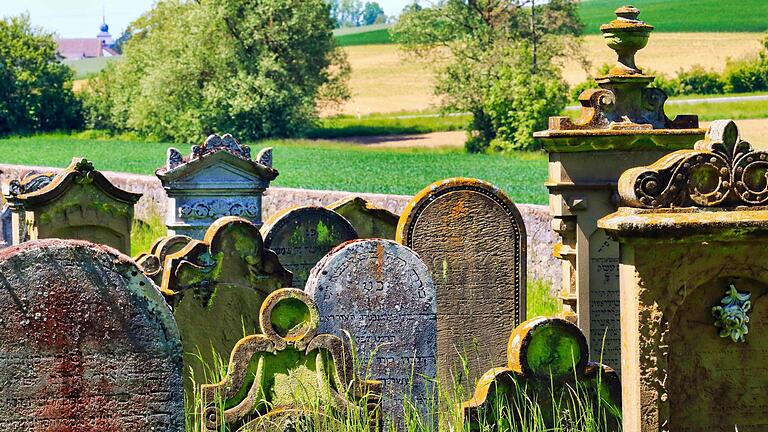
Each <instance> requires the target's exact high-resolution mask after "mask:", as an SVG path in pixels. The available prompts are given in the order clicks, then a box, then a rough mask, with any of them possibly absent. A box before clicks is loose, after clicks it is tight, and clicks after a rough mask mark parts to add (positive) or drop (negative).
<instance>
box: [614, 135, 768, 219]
mask: <svg viewBox="0 0 768 432" xmlns="http://www.w3.org/2000/svg"><path fill="white" fill-rule="evenodd" d="M619 195H620V197H621V200H622V204H623V205H626V206H629V207H637V208H665V207H693V206H698V207H736V206H763V205H766V204H768V152H765V151H759V150H755V149H753V148H752V146H751V145H750V144H749V143H748V142H746V141H743V140H741V138H740V137H739V131H738V128H737V126H736V124H735V123H734V122H733V121H732V120H718V121H715V122H713V123H712V125H711V126H710V127H709V130H708V131H707V134H706V136H705V138H704V139H703V140H701V141H698V142H697V143H696V144H695V146H694V149H693V150H678V151H676V152H673V153H670V154H668V155H666V156H664V157H662V158H661V159H659V160H658V161H656V162H655V163H654V164H652V165H650V166H644V167H638V168H632V169H630V170H627V171H625V172H624V173H623V174H622V175H621V178H620V179H619Z"/></svg>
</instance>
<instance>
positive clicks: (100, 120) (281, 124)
mask: <svg viewBox="0 0 768 432" xmlns="http://www.w3.org/2000/svg"><path fill="white" fill-rule="evenodd" d="M329 12H330V10H329V5H327V4H326V3H325V2H324V1H323V0H200V1H196V2H183V1H179V0H166V1H161V2H158V3H157V4H156V6H155V7H154V8H153V9H152V10H151V11H149V12H147V13H146V14H145V15H144V16H142V17H140V18H139V19H138V20H137V21H135V22H134V23H132V24H131V27H132V29H133V36H132V37H131V38H130V40H129V41H128V42H127V43H126V44H125V52H124V54H123V60H122V61H120V62H113V63H111V64H110V65H109V67H107V69H106V70H105V71H104V72H103V73H102V75H101V76H100V77H99V78H98V79H97V80H96V82H94V83H93V85H92V86H91V90H90V92H89V94H88V96H87V97H86V106H87V108H88V110H89V123H90V124H91V125H92V126H94V127H103V128H108V129H112V130H115V131H133V132H136V133H138V134H140V135H143V136H146V137H152V138H155V139H161V140H172V141H177V142H197V141H199V140H200V139H201V138H203V137H204V136H206V135H208V134H209V133H213V132H228V133H232V134H234V135H235V136H237V137H239V138H241V139H260V138H264V137H282V136H290V135H297V134H301V133H302V132H303V131H304V130H305V129H306V128H308V127H309V126H311V124H312V122H313V121H314V120H315V119H316V117H317V110H318V106H319V105H320V104H322V103H334V102H339V101H341V100H344V99H345V98H348V96H349V95H348V90H347V87H346V79H347V77H348V75H349V65H348V63H347V61H346V57H345V55H344V52H343V51H341V50H340V49H338V48H337V47H336V46H335V42H334V39H333V35H332V29H333V22H332V20H331V18H330V13H329Z"/></svg>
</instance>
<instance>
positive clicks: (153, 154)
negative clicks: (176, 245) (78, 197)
mask: <svg viewBox="0 0 768 432" xmlns="http://www.w3.org/2000/svg"><path fill="white" fill-rule="evenodd" d="M171 146H172V145H171V144H166V143H150V142H142V141H126V140H95V139H81V138H77V137H72V136H68V135H40V136H34V137H24V138H6V139H2V140H0V154H2V155H3V157H2V159H1V160H0V162H2V163H9V164H22V165H42V166H53V167H64V166H66V165H67V164H68V163H69V162H70V160H71V159H72V157H73V156H83V157H87V158H88V159H89V160H92V161H93V162H94V165H95V166H96V168H97V169H100V170H104V171H122V172H130V173H135V174H145V175H152V173H153V172H154V171H155V169H157V168H158V167H160V166H161V165H162V164H163V161H164V160H165V154H166V150H167V148H168V147H171ZM265 146H271V147H274V149H275V150H274V158H275V167H276V168H277V169H278V170H279V171H280V176H279V177H278V178H277V180H276V181H274V182H273V183H272V184H273V185H274V186H283V187H296V188H304V189H326V190H327V189H330V190H343V191H350V192H374V193H392V194H404V195H412V194H415V193H416V192H418V191H419V190H421V189H422V188H424V187H425V186H427V185H428V184H430V183H432V182H434V181H436V180H441V179H444V178H448V177H458V176H463V177H476V178H480V179H483V180H487V181H490V182H492V183H494V184H495V185H497V186H498V187H500V188H501V189H502V190H504V191H506V192H507V193H508V194H509V195H510V196H511V197H512V198H513V199H514V200H515V201H517V202H521V203H531V204H546V202H547V190H546V188H545V187H544V181H545V180H546V176H547V162H546V156H545V155H544V154H543V153H522V154H518V155H515V156H498V155H483V154H466V153H465V152H464V151H463V149H416V148H405V149H391V148H387V149H371V148H364V147H361V146H356V145H353V144H340V143H333V142H311V141H296V140H294V141H287V140H270V141H264V142H261V143H257V144H253V145H252V147H253V148H254V149H256V148H260V147H265ZM175 147H177V148H180V149H181V150H182V151H183V152H184V153H187V152H188V151H189V149H188V146H175Z"/></svg>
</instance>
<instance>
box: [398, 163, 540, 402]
mask: <svg viewBox="0 0 768 432" xmlns="http://www.w3.org/2000/svg"><path fill="white" fill-rule="evenodd" d="M397 240H398V242H400V243H402V244H403V245H406V246H408V247H410V248H411V249H413V250H414V251H415V252H416V253H417V254H418V255H419V257H421V259H422V260H424V262H425V263H426V264H427V268H428V269H429V272H430V273H431V275H432V279H433V280H434V283H435V290H436V297H437V353H438V358H437V361H438V373H439V375H440V379H441V381H442V382H445V383H450V384H448V385H453V383H459V384H461V385H462V386H464V388H465V389H470V388H471V387H472V386H474V384H475V381H476V380H477V379H478V378H480V375H482V374H483V372H485V371H486V370H488V369H489V368H491V367H493V366H495V365H498V364H500V363H503V362H504V359H505V358H506V352H505V347H506V339H507V335H508V334H509V333H511V332H512V330H513V329H514V328H515V327H516V326H517V325H518V324H520V323H521V322H522V321H523V320H524V318H525V295H526V294H525V293H526V270H525V269H526V234H525V225H524V223H523V219H522V217H521V216H520V212H519V211H518V210H517V207H516V206H515V204H514V203H513V202H512V200H510V199H509V197H508V196H507V195H506V194H505V193H504V192H502V191H501V190H499V189H498V188H497V187H496V186H493V185H492V184H490V183H486V182H484V181H481V180H475V179H466V178H454V179H448V180H443V181H439V182H436V183H434V184H432V185H430V186H428V187H426V188H425V189H424V190H422V191H421V192H419V193H418V194H417V195H416V196H415V197H414V198H413V200H411V202H410V203H409V204H408V205H407V206H406V208H405V211H404V212H403V214H402V216H401V217H400V223H399V225H398V232H397ZM461 357H464V359H465V360H466V367H467V368H468V370H469V376H465V374H464V365H463V361H462V359H461Z"/></svg>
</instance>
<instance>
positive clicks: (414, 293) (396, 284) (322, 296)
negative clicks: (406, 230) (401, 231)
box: [306, 239, 437, 426]
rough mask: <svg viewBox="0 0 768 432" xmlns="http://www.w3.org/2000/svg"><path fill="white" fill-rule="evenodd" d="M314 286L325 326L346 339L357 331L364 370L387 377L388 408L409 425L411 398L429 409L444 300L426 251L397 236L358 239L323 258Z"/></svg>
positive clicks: (312, 290)
mask: <svg viewBox="0 0 768 432" xmlns="http://www.w3.org/2000/svg"><path fill="white" fill-rule="evenodd" d="M306 292H307V294H309V295H310V296H311V297H313V298H314V300H315V303H316V304H317V307H318V309H319V310H320V327H319V331H321V332H329V333H334V334H337V335H339V336H341V337H345V332H349V334H350V335H351V336H352V338H353V340H354V344H355V346H356V351H357V354H358V358H357V361H358V364H359V365H360V367H361V369H362V370H361V371H360V373H361V375H363V376H370V377H371V378H372V379H375V380H380V381H381V382H382V385H383V389H382V391H383V396H382V397H383V400H382V412H383V414H384V415H385V416H389V417H390V418H391V419H394V422H395V424H396V425H398V426H402V424H403V400H404V399H410V400H412V401H414V403H415V404H416V406H418V407H419V409H420V410H421V413H422V415H428V408H429V407H431V406H433V403H432V402H433V399H432V397H433V396H432V389H431V387H430V385H429V383H428V381H427V380H428V379H429V378H432V377H435V376H436V363H435V360H436V359H435V353H436V351H435V350H436V343H437V342H436V336H437V334H436V331H437V323H436V315H435V313H436V309H435V307H436V304H435V288H434V285H433V283H432V278H431V277H430V275H429V273H428V270H427V266H426V265H425V264H424V263H423V262H422V261H421V260H420V259H419V257H418V256H417V255H416V254H415V253H414V252H413V251H412V250H411V249H409V248H407V247H405V246H402V245H399V244H397V243H395V242H394V241H391V240H383V239H375V240H356V241H351V242H348V243H345V244H344V245H341V246H339V247H338V248H337V249H335V250H334V251H333V252H331V253H330V254H328V255H327V256H326V257H325V258H323V260H322V261H321V262H319V263H318V264H317V266H316V267H315V268H314V269H313V270H312V274H311V276H310V278H309V281H307V287H306ZM372 353H373V354H372ZM369 364H370V370H369V371H366V370H365V369H366V368H367V366H368V365H369Z"/></svg>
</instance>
